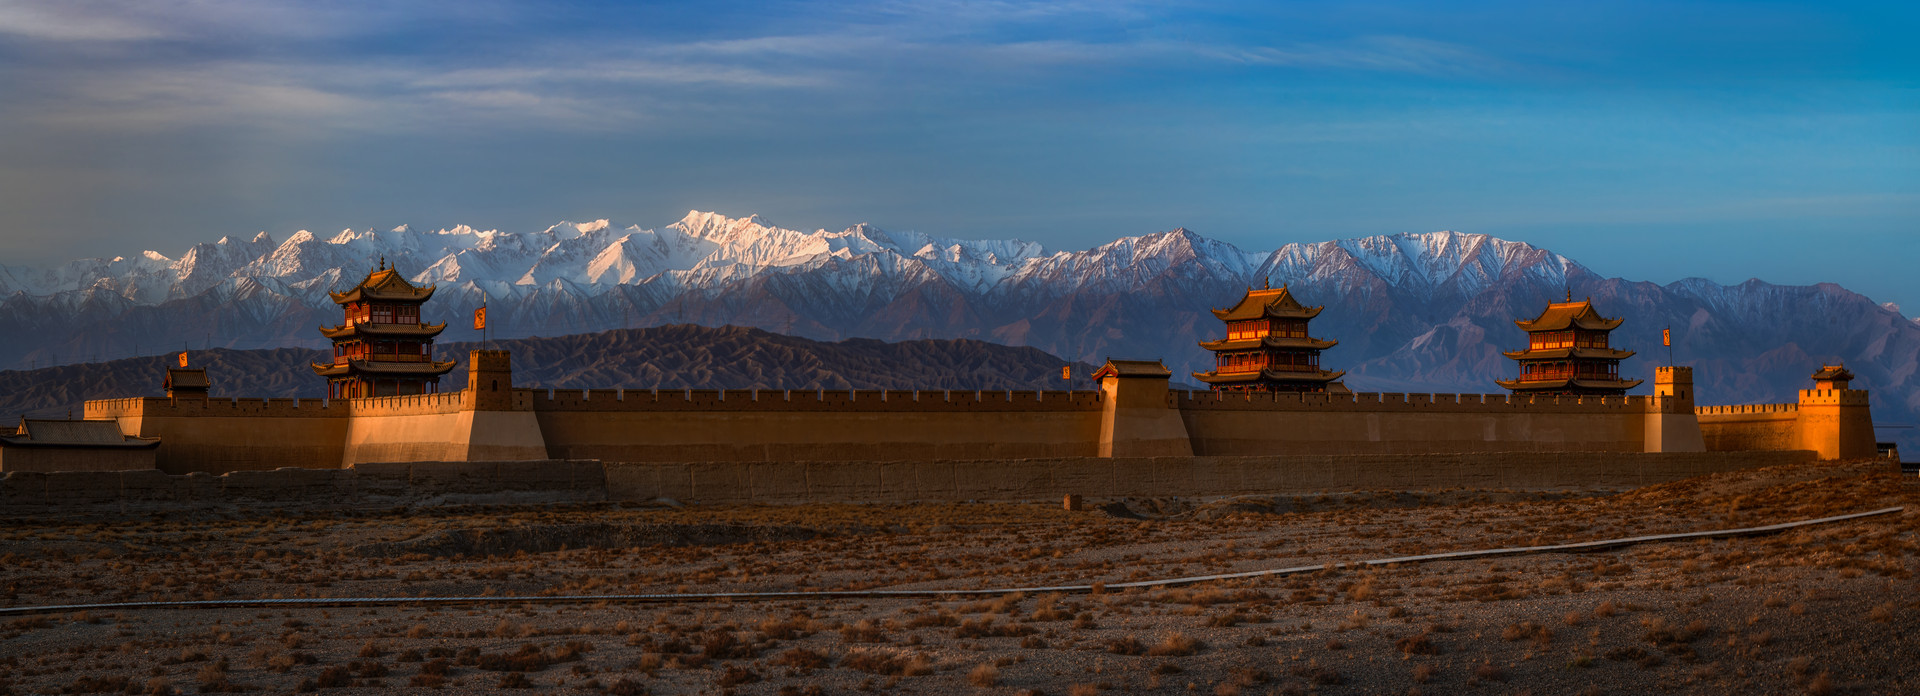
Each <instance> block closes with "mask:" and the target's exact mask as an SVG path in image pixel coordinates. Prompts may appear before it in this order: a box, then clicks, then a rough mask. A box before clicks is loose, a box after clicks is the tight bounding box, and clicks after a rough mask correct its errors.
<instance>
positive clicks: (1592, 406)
mask: <svg viewBox="0 0 1920 696" xmlns="http://www.w3.org/2000/svg"><path fill="white" fill-rule="evenodd" d="M1171 399H1172V402H1173V405H1174V407H1175V408H1181V409H1209V410H1252V411H1325V412H1334V413H1351V412H1379V411H1389V412H1441V413H1489V412H1509V411H1537V412H1541V413H1645V412H1650V411H1657V410H1658V409H1659V407H1660V406H1661V404H1662V402H1663V399H1661V398H1659V397H1651V396H1637V395H1635V396H1559V395H1544V394H1543V395H1528V394H1524V393H1522V394H1426V393H1398V392H1358V393H1351V394H1327V393H1311V392H1216V391H1175V392H1172V393H1171Z"/></svg>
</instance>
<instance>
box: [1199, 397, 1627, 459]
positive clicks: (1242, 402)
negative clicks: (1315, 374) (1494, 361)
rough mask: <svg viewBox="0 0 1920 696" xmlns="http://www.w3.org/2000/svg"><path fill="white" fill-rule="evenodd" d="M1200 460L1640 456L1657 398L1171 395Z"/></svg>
mask: <svg viewBox="0 0 1920 696" xmlns="http://www.w3.org/2000/svg"><path fill="white" fill-rule="evenodd" d="M1173 400H1174V403H1175V405H1176V406H1177V407H1178V408H1179V409H1180V413H1181V417H1182V418H1183V419H1184V420H1185V421H1186V425H1187V432H1188V434H1189V435H1190V436H1191V437H1192V440H1193V449H1194V454H1197V455H1203V456H1207V455H1212V456H1232V455H1260V454H1332V455H1340V454H1419V453H1446V452H1511V451H1556V452H1557V451H1574V452H1643V451H1645V450H1646V449H1647V447H1646V437H1647V435H1646V419H1647V417H1648V413H1649V412H1650V411H1654V410H1657V409H1658V407H1659V405H1660V404H1659V403H1658V401H1657V400H1654V399H1650V398H1649V397H1644V396H1628V397H1531V398H1529V397H1515V398H1509V397H1508V396H1507V395H1504V394H1391V393H1390V394H1371V393H1367V394H1352V395H1345V394H1274V393H1268V394H1257V393H1256V394H1224V393H1216V392H1176V393H1174V395H1173Z"/></svg>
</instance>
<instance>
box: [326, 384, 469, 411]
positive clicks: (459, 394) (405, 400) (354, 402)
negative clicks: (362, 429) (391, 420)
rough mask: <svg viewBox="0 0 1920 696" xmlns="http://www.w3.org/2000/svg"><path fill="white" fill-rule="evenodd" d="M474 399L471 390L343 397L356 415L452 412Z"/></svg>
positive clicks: (465, 406)
mask: <svg viewBox="0 0 1920 696" xmlns="http://www.w3.org/2000/svg"><path fill="white" fill-rule="evenodd" d="M472 400H473V395H472V393H471V392H468V391H465V390H461V391H454V392H440V393H438V394H408V395H406V396H370V397H366V398H362V399H342V400H340V403H342V404H345V405H346V407H347V410H348V411H349V412H350V413H351V414H352V415H355V416H405V415H417V414H428V413H452V412H454V411H459V410H462V409H465V408H467V405H468V404H469V403H471V402H472Z"/></svg>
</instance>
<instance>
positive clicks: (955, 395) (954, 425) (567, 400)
mask: <svg viewBox="0 0 1920 696" xmlns="http://www.w3.org/2000/svg"><path fill="white" fill-rule="evenodd" d="M531 396H532V408H533V411H534V415H535V417H536V418H537V419H538V421H539V424H540V431H541V433H542V435H543V436H544V437H545V439H546V443H547V453H548V456H550V457H556V458H566V459H600V460H605V461H813V460H835V459H841V460H844V459H895V458H915V459H936V458H938V459H951V458H956V457H958V458H981V459H1003V458H1004V459H1018V458H1031V457H1072V456H1092V455H1094V454H1095V449H1096V447H1097V441H1098V439H1099V435H1100V416H1101V411H1100V394H1099V393H1098V392H1065V391H1050V392H1005V391H988V392H976V391H819V390H807V391H772V390H769V391H756V390H725V391H718V390H664V391H656V390H624V391H623V390H613V389H604V390H557V391H545V390H534V391H532V392H531Z"/></svg>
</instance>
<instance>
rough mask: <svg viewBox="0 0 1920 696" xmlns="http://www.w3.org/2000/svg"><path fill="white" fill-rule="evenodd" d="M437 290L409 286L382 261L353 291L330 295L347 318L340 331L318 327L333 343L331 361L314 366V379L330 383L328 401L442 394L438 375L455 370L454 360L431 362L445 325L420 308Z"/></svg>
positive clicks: (338, 328)
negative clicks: (435, 342) (422, 315)
mask: <svg viewBox="0 0 1920 696" xmlns="http://www.w3.org/2000/svg"><path fill="white" fill-rule="evenodd" d="M433 290H434V288H433V286H427V287H416V286H415V285H413V284H412V283H409V282H407V279H405V278H402V277H400V272H399V271H396V270H394V269H392V268H388V267H387V261H386V259H381V260H380V267H379V268H378V269H377V270H373V271H369V272H368V273H367V278H366V280H362V281H360V284H359V285H357V286H355V287H354V288H353V289H351V290H348V291H346V292H335V293H328V294H330V295H332V296H333V301H334V302H335V303H336V304H339V305H340V308H341V309H342V310H343V311H344V313H345V316H346V319H345V321H344V322H342V323H341V324H340V325H339V326H335V327H333V328H327V327H324V326H323V327H321V328H320V334H321V335H323V336H326V337H327V338H329V339H332V340H333V362H331V363H314V364H313V372H314V374H317V375H320V376H322V377H325V378H327V396H329V397H331V398H335V399H355V398H360V397H367V396H404V395H409V394H430V393H435V392H438V391H440V376H441V375H444V374H446V373H447V372H448V371H450V370H452V369H453V361H452V360H442V361H435V360H434V359H433V338H434V337H435V336H438V335H440V332H441V331H444V330H446V328H447V325H446V324H427V323H423V322H421V321H420V305H421V304H422V303H424V302H426V301H427V299H428V298H431V297H433Z"/></svg>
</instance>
